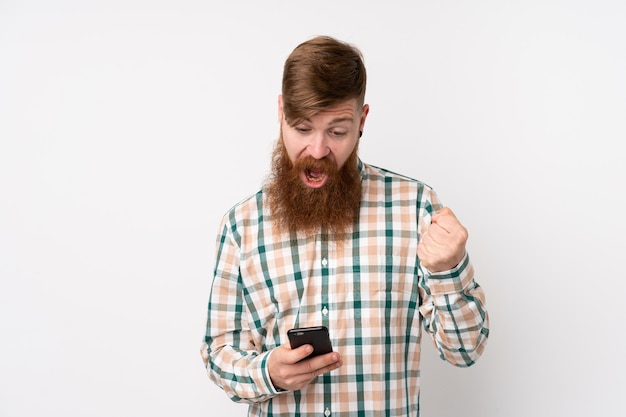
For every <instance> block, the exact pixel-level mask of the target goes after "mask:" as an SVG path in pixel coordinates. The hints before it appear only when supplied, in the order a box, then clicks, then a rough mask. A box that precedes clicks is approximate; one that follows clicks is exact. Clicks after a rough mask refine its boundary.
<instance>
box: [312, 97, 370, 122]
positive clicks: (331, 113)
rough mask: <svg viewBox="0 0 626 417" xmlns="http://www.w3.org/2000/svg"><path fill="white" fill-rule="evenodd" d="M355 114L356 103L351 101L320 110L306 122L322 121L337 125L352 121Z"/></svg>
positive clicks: (356, 110) (354, 100) (353, 100)
mask: <svg viewBox="0 0 626 417" xmlns="http://www.w3.org/2000/svg"><path fill="white" fill-rule="evenodd" d="M357 114H358V109H357V101H356V99H352V100H348V101H344V102H342V103H339V104H337V105H334V106H331V107H327V108H325V109H322V110H320V111H318V112H317V113H315V114H314V115H313V116H311V117H310V118H309V119H307V120H308V121H310V122H313V121H323V122H334V123H338V122H342V121H353V120H355V119H356V116H357Z"/></svg>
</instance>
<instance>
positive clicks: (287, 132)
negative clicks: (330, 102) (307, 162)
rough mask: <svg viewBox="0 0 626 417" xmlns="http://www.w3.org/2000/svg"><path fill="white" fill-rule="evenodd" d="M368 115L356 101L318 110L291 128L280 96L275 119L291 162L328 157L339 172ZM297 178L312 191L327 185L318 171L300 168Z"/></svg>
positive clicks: (325, 179)
mask: <svg viewBox="0 0 626 417" xmlns="http://www.w3.org/2000/svg"><path fill="white" fill-rule="evenodd" d="M368 112H369V106H368V105H367V104H366V105H364V106H363V107H362V108H359V106H358V104H357V100H356V99H351V100H347V101H344V102H342V103H340V104H338V105H336V106H333V107H329V108H327V109H324V110H321V111H319V112H318V113H316V114H314V115H313V116H311V118H309V119H306V120H303V121H302V122H300V123H298V124H296V125H294V126H291V125H289V123H287V121H286V120H285V115H284V112H283V105H282V96H279V97H278V117H279V120H280V128H281V132H282V138H283V143H284V145H285V149H286V150H287V155H288V156H289V159H290V160H291V162H292V163H295V162H296V161H297V160H299V159H301V158H304V157H311V158H314V159H316V160H321V159H324V158H327V159H328V160H329V161H331V162H333V163H335V164H336V165H337V169H340V168H341V167H342V166H343V164H344V163H345V162H346V160H347V159H348V157H349V156H350V154H351V153H352V151H353V150H354V149H355V147H356V146H357V144H358V142H359V131H362V130H363V126H364V125H365V119H366V117H367V114H368ZM300 179H301V180H302V182H303V183H304V184H306V185H307V186H308V187H311V188H320V187H323V186H324V184H326V181H327V180H328V175H327V173H326V172H324V171H323V170H320V169H303V170H302V171H301V172H300Z"/></svg>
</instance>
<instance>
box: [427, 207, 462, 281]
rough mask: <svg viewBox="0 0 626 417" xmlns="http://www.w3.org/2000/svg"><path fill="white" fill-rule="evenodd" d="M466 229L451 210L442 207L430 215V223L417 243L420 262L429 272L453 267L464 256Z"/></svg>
mask: <svg viewBox="0 0 626 417" xmlns="http://www.w3.org/2000/svg"><path fill="white" fill-rule="evenodd" d="M465 242H467V229H466V228H465V227H463V225H462V224H461V223H460V222H459V220H458V219H457V218H456V216H455V215H454V213H453V212H452V210H450V209H449V208H448V207H444V208H442V209H441V210H439V211H438V212H436V213H435V214H433V216H432V223H431V225H430V226H429V227H428V229H427V230H426V232H425V233H424V234H423V235H422V240H421V242H420V243H419V244H418V245H417V256H418V257H419V259H420V263H421V264H422V265H423V266H424V267H426V268H427V269H428V270H429V271H430V272H441V271H447V270H449V269H452V268H454V267H455V266H457V265H458V264H459V262H461V260H462V259H463V257H464V256H465Z"/></svg>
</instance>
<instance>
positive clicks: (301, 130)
mask: <svg viewBox="0 0 626 417" xmlns="http://www.w3.org/2000/svg"><path fill="white" fill-rule="evenodd" d="M294 129H295V130H296V132H298V133H307V132H310V131H311V129H310V128H308V127H306V126H296V127H294Z"/></svg>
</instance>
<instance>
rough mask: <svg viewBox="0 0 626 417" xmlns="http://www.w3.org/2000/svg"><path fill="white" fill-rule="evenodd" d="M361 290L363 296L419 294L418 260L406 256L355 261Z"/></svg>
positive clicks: (386, 256) (368, 258) (384, 256)
mask: <svg viewBox="0 0 626 417" xmlns="http://www.w3.org/2000/svg"><path fill="white" fill-rule="evenodd" d="M355 261H356V262H357V265H358V267H357V268H355V270H357V271H358V275H359V277H358V278H357V277H355V281H357V279H358V282H359V290H360V292H361V293H362V294H370V295H374V294H378V295H381V294H385V293H395V294H398V295H401V294H404V295H403V297H406V296H407V295H409V296H410V295H411V294H417V283H418V278H417V268H416V259H415V257H414V258H412V259H411V258H407V257H405V256H391V255H378V256H368V257H361V258H358V259H355Z"/></svg>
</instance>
